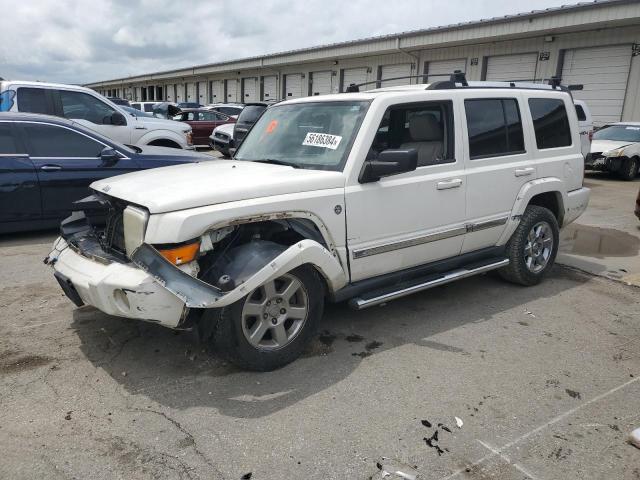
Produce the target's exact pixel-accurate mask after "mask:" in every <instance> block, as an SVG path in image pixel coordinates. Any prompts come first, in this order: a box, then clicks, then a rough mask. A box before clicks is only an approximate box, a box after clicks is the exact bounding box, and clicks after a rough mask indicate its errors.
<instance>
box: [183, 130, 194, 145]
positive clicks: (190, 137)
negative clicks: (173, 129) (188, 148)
mask: <svg viewBox="0 0 640 480" xmlns="http://www.w3.org/2000/svg"><path fill="white" fill-rule="evenodd" d="M184 136H185V137H186V139H187V145H193V132H192V131H191V130H185V132H184Z"/></svg>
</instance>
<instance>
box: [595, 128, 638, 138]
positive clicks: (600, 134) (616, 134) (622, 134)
mask: <svg viewBox="0 0 640 480" xmlns="http://www.w3.org/2000/svg"><path fill="white" fill-rule="evenodd" d="M593 139H594V140H617V141H619V142H640V125H609V126H608V127H603V128H601V129H600V130H598V131H597V132H596V133H594V134H593Z"/></svg>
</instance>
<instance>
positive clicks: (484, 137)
mask: <svg viewBox="0 0 640 480" xmlns="http://www.w3.org/2000/svg"><path fill="white" fill-rule="evenodd" d="M463 103H464V105H463V106H464V111H465V120H466V121H465V135H464V136H465V138H466V142H465V144H466V152H465V156H464V157H465V163H466V174H467V182H468V185H467V214H466V216H467V223H468V227H467V229H468V231H467V234H466V235H465V239H464V244H463V246H462V252H463V253H466V252H472V251H474V250H480V249H482V248H485V247H492V246H494V245H496V243H497V242H498V239H499V238H500V236H501V235H502V232H503V231H504V230H505V228H506V223H507V220H508V219H509V216H510V214H511V210H512V208H513V205H514V202H515V200H516V197H517V196H518V193H519V192H520V189H521V188H522V187H523V186H524V184H525V183H527V182H529V181H531V180H534V179H535V178H536V166H535V163H534V161H533V159H532V157H533V155H532V145H530V141H531V139H530V137H529V136H527V135H525V134H524V132H526V131H531V128H530V121H529V116H528V115H525V114H524V112H527V111H528V108H527V106H526V103H525V102H524V98H523V97H522V96H521V94H519V93H510V94H503V93H499V92H496V91H491V90H488V91H486V92H474V93H473V94H471V93H469V94H466V95H464V96H463ZM527 125H529V126H527Z"/></svg>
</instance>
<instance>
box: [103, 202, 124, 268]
mask: <svg viewBox="0 0 640 480" xmlns="http://www.w3.org/2000/svg"><path fill="white" fill-rule="evenodd" d="M124 209H125V207H124V206H122V205H118V204H117V203H115V202H112V203H111V208H109V213H108V214H107V223H106V225H105V229H104V233H103V236H102V239H101V242H100V243H101V244H102V248H104V249H105V250H106V251H110V250H114V251H116V252H118V253H121V254H123V255H124V254H125V251H126V250H125V246H124V223H123V219H122V214H123V212H124Z"/></svg>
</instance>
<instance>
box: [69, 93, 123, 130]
mask: <svg viewBox="0 0 640 480" xmlns="http://www.w3.org/2000/svg"><path fill="white" fill-rule="evenodd" d="M59 93H60V102H61V103H62V115H63V116H64V117H65V118H73V119H79V120H87V121H88V122H91V123H95V124H97V125H105V124H106V125H108V124H110V123H111V115H113V114H114V113H115V110H114V109H113V108H111V107H110V106H109V105H107V104H106V103H104V102H102V101H101V100H99V99H97V98H96V97H94V96H93V95H89V94H88V93H83V92H71V91H68V90H59Z"/></svg>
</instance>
